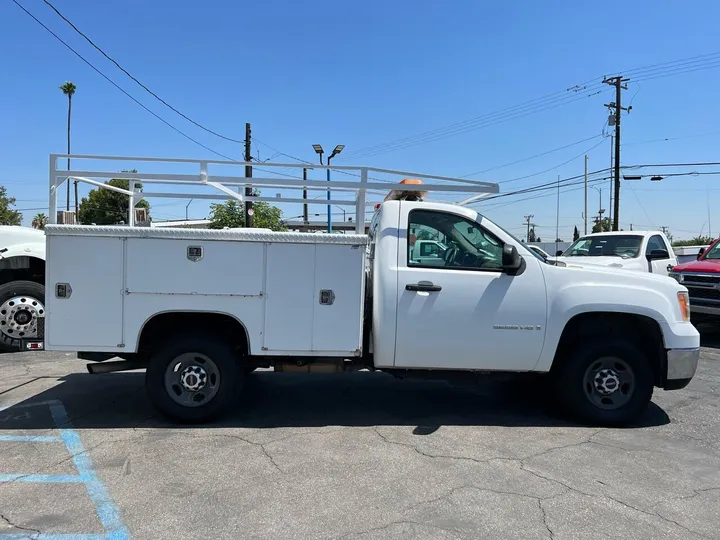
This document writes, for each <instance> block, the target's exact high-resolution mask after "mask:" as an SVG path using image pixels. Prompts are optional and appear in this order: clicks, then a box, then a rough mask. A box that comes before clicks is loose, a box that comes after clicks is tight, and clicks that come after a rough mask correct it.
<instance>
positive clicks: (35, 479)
mask: <svg viewBox="0 0 720 540" xmlns="http://www.w3.org/2000/svg"><path fill="white" fill-rule="evenodd" d="M91 479H92V477H91V476H82V475H79V474H0V482H28V483H30V484H82V483H83V482H88V481H90V480H91Z"/></svg>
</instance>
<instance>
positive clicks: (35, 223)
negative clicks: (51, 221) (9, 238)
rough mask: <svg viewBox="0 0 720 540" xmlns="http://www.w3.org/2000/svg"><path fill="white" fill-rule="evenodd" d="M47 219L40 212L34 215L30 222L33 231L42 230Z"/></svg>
mask: <svg viewBox="0 0 720 540" xmlns="http://www.w3.org/2000/svg"><path fill="white" fill-rule="evenodd" d="M47 222H48V217H47V216H46V215H45V214H44V213H42V212H40V213H37V214H35V217H34V218H33V220H32V227H33V229H44V228H45V225H47Z"/></svg>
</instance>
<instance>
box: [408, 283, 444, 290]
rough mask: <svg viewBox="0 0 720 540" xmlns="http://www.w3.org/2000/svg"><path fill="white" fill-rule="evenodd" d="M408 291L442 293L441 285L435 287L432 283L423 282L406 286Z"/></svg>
mask: <svg viewBox="0 0 720 540" xmlns="http://www.w3.org/2000/svg"><path fill="white" fill-rule="evenodd" d="M405 290H406V291H423V292H438V291H442V287H441V286H440V285H434V284H433V283H432V281H421V282H420V283H408V284H407V285H405Z"/></svg>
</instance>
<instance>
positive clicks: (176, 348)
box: [145, 336, 244, 423]
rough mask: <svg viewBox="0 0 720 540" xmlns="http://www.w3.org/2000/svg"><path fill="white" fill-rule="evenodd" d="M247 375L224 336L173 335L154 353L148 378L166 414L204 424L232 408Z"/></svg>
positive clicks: (151, 394) (151, 391)
mask: <svg viewBox="0 0 720 540" xmlns="http://www.w3.org/2000/svg"><path fill="white" fill-rule="evenodd" d="M243 376H244V373H243V371H242V370H241V369H240V368H239V365H238V359H237V356H236V353H235V351H234V349H233V347H232V345H230V344H228V343H226V342H224V341H223V340H222V338H219V337H214V336H207V337H192V336H189V337H184V336H173V337H172V338H170V339H168V340H167V341H165V342H164V344H163V345H161V346H159V347H158V348H157V349H156V351H155V352H154V353H153V354H152V355H151V357H150V361H149V364H148V368H147V372H146V374H145V381H146V387H147V391H148V395H149V397H150V400H151V401H152V402H153V404H154V405H155V406H156V407H157V408H158V409H159V410H160V411H161V412H162V413H163V414H164V415H166V416H167V417H168V418H170V419H172V420H174V421H177V422H182V423H186V422H192V423H201V422H207V421H210V420H213V419H214V418H216V417H218V416H219V415H220V414H222V413H223V412H225V411H226V410H227V409H228V407H229V406H230V405H231V404H232V403H233V402H234V401H235V398H236V397H237V395H238V393H239V391H240V388H241V387H242V382H243Z"/></svg>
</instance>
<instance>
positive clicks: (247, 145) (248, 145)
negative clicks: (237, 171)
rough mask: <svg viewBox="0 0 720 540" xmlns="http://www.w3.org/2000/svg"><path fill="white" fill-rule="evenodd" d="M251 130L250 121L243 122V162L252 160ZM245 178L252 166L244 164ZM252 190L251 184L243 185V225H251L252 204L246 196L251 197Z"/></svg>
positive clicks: (250, 171) (249, 176) (248, 176)
mask: <svg viewBox="0 0 720 540" xmlns="http://www.w3.org/2000/svg"><path fill="white" fill-rule="evenodd" d="M251 136H252V133H251V130H250V123H249V122H248V123H246V124H245V162H246V163H250V161H252V153H251V151H252V150H251V149H252V143H251V140H252V139H251ZM245 178H252V166H251V165H245ZM252 194H253V190H252V186H249V185H245V197H246V198H245V226H246V227H252V226H253V213H254V212H253V204H252V201H250V200H248V199H247V197H252Z"/></svg>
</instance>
